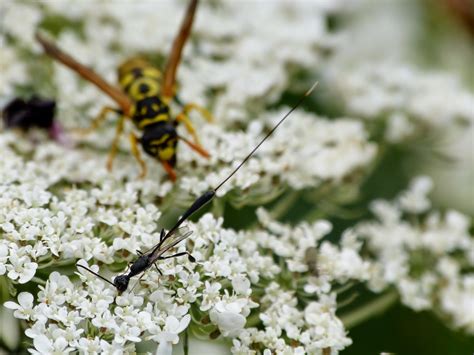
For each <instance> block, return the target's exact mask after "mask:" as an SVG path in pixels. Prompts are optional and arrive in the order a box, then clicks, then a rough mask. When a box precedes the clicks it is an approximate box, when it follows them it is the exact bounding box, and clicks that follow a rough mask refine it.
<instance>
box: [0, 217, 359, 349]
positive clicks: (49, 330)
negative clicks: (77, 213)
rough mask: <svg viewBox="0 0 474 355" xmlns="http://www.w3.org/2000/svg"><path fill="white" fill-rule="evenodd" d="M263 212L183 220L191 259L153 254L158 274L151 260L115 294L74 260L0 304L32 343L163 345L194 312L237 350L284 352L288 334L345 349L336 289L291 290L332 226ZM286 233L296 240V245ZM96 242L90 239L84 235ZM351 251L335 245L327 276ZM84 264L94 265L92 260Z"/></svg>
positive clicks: (315, 345)
mask: <svg viewBox="0 0 474 355" xmlns="http://www.w3.org/2000/svg"><path fill="white" fill-rule="evenodd" d="M259 214H260V215H261V216H263V215H265V212H264V211H260V212H259ZM261 218H264V220H265V221H266V222H268V230H266V229H263V230H256V231H247V232H236V231H234V230H232V229H225V228H222V226H221V224H222V219H217V220H216V219H214V218H213V217H212V216H211V215H210V214H206V215H204V216H203V217H202V218H201V219H200V220H199V222H198V223H197V224H193V223H189V226H190V227H191V228H192V229H193V230H194V231H195V237H194V238H193V239H192V243H190V244H191V245H192V247H191V248H189V249H188V250H190V251H191V252H192V254H193V255H194V256H195V257H196V259H197V264H194V263H191V262H189V261H185V260H180V261H177V260H176V259H170V260H168V261H163V262H160V264H159V268H160V270H161V272H162V274H163V276H160V273H159V272H158V271H156V270H155V269H153V268H152V269H150V270H149V271H148V272H147V273H146V274H145V276H144V277H143V279H142V280H141V281H140V282H139V283H137V285H135V287H134V289H133V291H132V292H130V293H128V292H127V293H124V294H122V295H117V294H116V290H115V289H113V288H111V287H110V285H108V284H106V283H104V282H103V281H102V280H100V279H98V278H97V277H95V276H94V275H92V274H90V273H88V272H87V271H83V270H82V269H81V272H80V274H79V275H80V278H81V280H82V283H77V282H76V283H73V282H71V280H70V279H69V278H68V277H66V276H62V275H60V274H59V273H58V272H53V273H52V274H51V275H50V277H49V279H48V280H47V282H46V285H45V286H44V287H43V286H41V287H40V289H41V291H40V292H39V293H38V295H37V303H36V304H35V303H34V302H33V301H34V299H33V297H34V296H33V295H32V294H30V293H20V295H19V296H18V304H17V303H14V302H7V303H6V304H5V306H6V307H8V308H12V309H15V317H17V318H19V319H24V320H26V321H27V324H28V325H29V327H28V330H27V332H26V335H27V336H29V337H30V338H32V339H33V345H34V346H35V348H36V350H37V351H38V352H42V351H46V352H48V351H49V352H52V351H64V352H67V351H68V350H73V349H77V350H81V351H85V352H94V351H97V352H104V353H117V352H127V351H134V349H135V343H138V342H141V341H143V340H153V341H154V342H156V343H158V344H159V347H158V351H159V352H160V351H162V353H170V351H171V345H172V344H176V343H177V342H178V339H179V338H178V334H179V333H181V332H182V331H183V330H184V329H186V328H187V327H188V325H189V323H190V321H191V318H192V317H193V318H194V322H195V323H197V324H198V325H199V326H198V327H197V329H195V331H196V332H197V333H201V334H202V333H203V329H206V328H210V329H214V333H215V332H216V331H217V332H218V333H217V334H222V335H223V336H226V337H232V338H235V339H236V340H235V341H234V352H235V353H242V352H243V351H244V350H243V349H247V350H249V349H251V348H253V347H254V346H260V347H263V349H262V350H264V349H269V350H271V351H278V352H283V353H287V352H288V351H291V349H293V346H292V345H290V344H287V342H286V340H285V339H286V338H289V339H292V340H294V341H295V342H297V343H298V344H300V345H298V347H296V349H295V351H297V352H300V353H308V352H309V353H314V352H317V350H318V349H323V348H330V349H334V350H341V349H343V348H345V347H346V346H348V345H349V344H350V343H351V340H350V339H349V338H347V336H346V335H345V330H344V327H343V325H342V322H341V321H340V320H339V319H338V318H337V317H336V315H335V311H336V308H337V304H336V300H335V297H336V294H335V293H334V292H332V291H331V289H330V286H329V287H326V288H325V289H324V290H323V289H320V290H318V293H319V294H320V297H319V301H315V300H312V301H307V302H308V303H307V305H306V306H305V307H304V308H301V305H299V304H298V298H297V293H301V292H303V293H304V291H303V289H302V287H304V283H305V279H306V277H307V275H308V273H307V271H308V266H307V264H306V265H304V264H303V260H304V259H305V255H304V252H303V251H304V250H305V249H307V248H309V247H312V246H313V247H314V246H316V244H317V241H318V240H319V239H320V238H322V236H323V235H324V234H325V233H327V232H328V231H329V230H330V225H329V224H328V222H325V221H320V222H318V223H316V224H315V225H314V226H308V225H306V224H303V225H301V226H297V227H295V228H290V227H289V226H287V225H282V224H278V223H277V222H275V221H272V220H270V219H269V217H268V216H266V217H261ZM300 237H301V238H300ZM292 238H293V240H299V241H300V245H299V246H298V247H297V248H294V247H293V243H292V240H291V239H292ZM101 241H102V240H101V238H95V239H92V240H89V241H88V242H89V244H93V243H94V242H95V243H100V242H101ZM114 245H115V243H114ZM285 245H286V247H285ZM141 246H143V244H142V245H141ZM184 247H185V246H184V245H182V246H180V247H179V248H178V251H180V250H183V248H184ZM121 250H122V251H123V248H121ZM286 250H287V251H286ZM274 253H275V254H276V255H278V257H279V258H281V259H282V261H284V263H283V264H282V265H281V266H279V265H277V264H275V263H274V261H273V258H272V257H271V255H273V254H274ZM351 258H352V257H350V256H346V254H345V253H341V254H340V257H339V258H338V259H336V260H333V262H332V265H333V267H334V272H335V274H334V275H333V274H332V269H329V268H327V269H326V270H325V273H326V274H327V275H330V276H328V278H330V279H334V278H335V277H337V276H340V275H337V273H338V271H337V270H340V269H341V268H344V267H345V266H344V265H345V264H347V263H349V262H351V261H352V260H351ZM96 259H97V258H96ZM105 262H106V263H108V261H105ZM285 263H286V265H287V266H285ZM326 267H327V266H326ZM92 269H93V270H94V271H95V272H98V271H99V269H98V267H97V266H92ZM101 271H102V272H104V270H101ZM295 274H298V275H300V277H299V278H300V280H299V281H297V282H295V283H294V284H293V285H289V288H290V290H291V291H288V290H285V289H284V288H282V286H280V285H279V284H278V283H277V282H276V281H271V280H278V279H279V278H288V277H290V278H291V276H289V275H295ZM285 275H286V276H285ZM340 277H342V276H340ZM345 277H346V278H348V277H350V278H352V279H359V280H362V279H364V278H365V275H364V272H360V273H359V274H357V275H356V273H355V272H353V271H352V272H351V273H350V274H346V275H345ZM258 290H261V291H262V292H264V295H263V296H262V298H261V299H260V301H259V303H256V302H255V301H253V293H254V292H258ZM309 296H310V295H309V294H307V297H309ZM256 307H258V308H256ZM253 310H255V311H253ZM252 312H254V313H252ZM206 314H207V316H206ZM255 317H257V318H256V319H257V320H258V321H261V322H263V325H264V330H258V328H256V327H252V326H249V324H246V322H247V323H248V322H249V320H250V319H251V318H255ZM206 319H207V320H206ZM86 325H87V326H86ZM201 327H202V328H201ZM193 329H194V326H193V325H192V326H191V330H193ZM45 349H47V350H45Z"/></svg>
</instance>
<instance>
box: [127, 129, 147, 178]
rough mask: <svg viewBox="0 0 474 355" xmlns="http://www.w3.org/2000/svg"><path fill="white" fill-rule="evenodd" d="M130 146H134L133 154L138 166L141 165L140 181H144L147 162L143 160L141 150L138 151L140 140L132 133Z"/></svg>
mask: <svg viewBox="0 0 474 355" xmlns="http://www.w3.org/2000/svg"><path fill="white" fill-rule="evenodd" d="M130 144H131V145H132V154H133V156H134V157H135V159H137V161H138V164H140V170H141V171H140V176H139V178H140V179H143V178H144V177H145V176H146V172H147V170H146V164H145V161H144V160H143V159H142V156H141V154H140V150H139V149H138V138H137V136H135V135H134V134H133V133H130Z"/></svg>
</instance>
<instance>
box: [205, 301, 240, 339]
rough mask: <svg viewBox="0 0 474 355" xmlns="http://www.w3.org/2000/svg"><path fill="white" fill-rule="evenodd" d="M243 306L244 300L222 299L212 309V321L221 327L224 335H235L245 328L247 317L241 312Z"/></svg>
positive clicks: (210, 313) (220, 329)
mask: <svg viewBox="0 0 474 355" xmlns="http://www.w3.org/2000/svg"><path fill="white" fill-rule="evenodd" d="M242 308H243V304H242V301H236V302H230V303H226V302H224V301H220V302H217V304H216V305H215V306H214V308H212V309H211V311H210V312H209V315H210V317H211V321H212V323H214V324H216V325H217V326H218V327H219V331H220V332H221V334H222V335H223V336H228V337H235V336H236V335H238V334H239V332H240V331H241V330H242V329H243V328H244V325H245V321H246V319H245V317H244V316H243V315H242V314H241V311H242Z"/></svg>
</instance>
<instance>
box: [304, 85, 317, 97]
mask: <svg viewBox="0 0 474 355" xmlns="http://www.w3.org/2000/svg"><path fill="white" fill-rule="evenodd" d="M318 84H319V81H315V82H314V84H313V86H311V88H310V89H309V90H308V91H306V93H305V94H304V96H309V95H311V93H312V92H313V91H314V89H316V86H318Z"/></svg>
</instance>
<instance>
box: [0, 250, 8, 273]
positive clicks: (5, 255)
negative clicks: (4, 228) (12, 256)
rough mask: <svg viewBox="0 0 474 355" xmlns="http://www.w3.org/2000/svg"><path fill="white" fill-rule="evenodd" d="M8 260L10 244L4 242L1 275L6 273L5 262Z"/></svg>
mask: <svg viewBox="0 0 474 355" xmlns="http://www.w3.org/2000/svg"><path fill="white" fill-rule="evenodd" d="M7 260H8V246H7V245H6V244H4V243H0V275H3V274H5V272H6V271H7V268H6V267H5V264H6V263H7Z"/></svg>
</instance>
